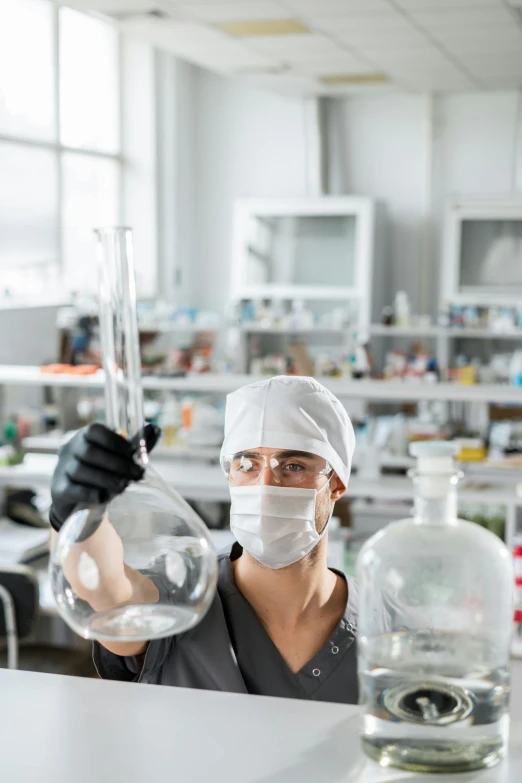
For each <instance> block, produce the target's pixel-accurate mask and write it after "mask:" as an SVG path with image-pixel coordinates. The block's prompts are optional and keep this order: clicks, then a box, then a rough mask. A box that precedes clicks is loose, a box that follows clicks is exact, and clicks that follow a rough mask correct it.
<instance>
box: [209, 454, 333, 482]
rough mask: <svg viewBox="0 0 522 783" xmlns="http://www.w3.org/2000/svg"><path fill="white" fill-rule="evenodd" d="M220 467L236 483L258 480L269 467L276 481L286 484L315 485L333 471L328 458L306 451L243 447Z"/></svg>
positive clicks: (226, 458) (228, 457)
mask: <svg viewBox="0 0 522 783" xmlns="http://www.w3.org/2000/svg"><path fill="white" fill-rule="evenodd" d="M221 467H222V468H223V472H224V473H225V476H226V477H227V478H228V480H229V483H230V485H233V486H244V485H249V484H259V483H260V482H261V481H262V480H263V476H264V474H265V471H266V470H270V472H271V474H272V477H273V479H274V482H275V483H276V484H279V485H281V486H283V487H316V485H317V484H319V482H320V479H321V477H322V476H329V475H330V474H331V473H332V467H331V465H330V463H329V462H327V460H325V459H323V458H322V457H318V456H316V455H315V454H309V453H308V452H305V451H277V452H274V453H273V454H258V453H257V452H256V451H255V450H253V451H242V452H239V453H238V454H233V455H229V456H225V457H223V458H222V460H221Z"/></svg>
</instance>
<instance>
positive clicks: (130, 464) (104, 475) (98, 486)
mask: <svg viewBox="0 0 522 783" xmlns="http://www.w3.org/2000/svg"><path fill="white" fill-rule="evenodd" d="M160 435H161V430H160V428H159V427H156V425H155V424H146V425H145V442H146V444H147V451H148V452H150V451H152V449H153V448H154V446H155V445H156V443H157V442H158V440H159V437H160ZM137 448H138V442H137V438H135V439H134V440H131V441H128V440H127V439H126V438H123V437H122V436H121V435H118V434H117V433H116V432H113V431H112V430H110V429H109V428H108V427H105V426H104V425H103V424H97V423H95V424H90V425H89V426H88V427H85V428H84V429H82V430H80V431H79V432H77V433H76V435H74V437H73V438H71V440H70V441H68V443H66V444H65V446H64V447H63V448H62V449H61V451H60V455H59V458H58V464H57V466H56V469H55V471H54V475H53V479H52V482H51V499H52V505H51V508H50V510H49V521H50V522H51V525H52V526H53V528H54V529H55V530H60V528H61V526H62V525H63V523H64V522H65V521H66V520H67V519H68V518H69V517H70V516H71V514H72V513H73V511H74V510H75V509H76V508H77V507H80V508H81V507H83V508H87V507H88V506H95V505H102V504H105V503H108V502H109V501H110V500H112V498H114V497H115V496H116V495H119V494H121V493H122V492H123V491H124V489H125V488H126V487H127V486H128V484H129V482H131V481H139V480H140V479H141V478H143V468H141V467H140V466H139V465H137V464H136V462H135V461H134V455H135V453H136V451H137Z"/></svg>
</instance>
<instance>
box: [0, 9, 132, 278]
mask: <svg viewBox="0 0 522 783" xmlns="http://www.w3.org/2000/svg"><path fill="white" fill-rule="evenodd" d="M41 2H47V3H49V4H50V6H51V13H52V34H53V88H54V97H55V105H54V138H53V140H52V141H46V140H38V139H33V138H27V137H25V136H21V135H18V134H16V135H10V134H8V133H2V132H0V144H4V143H8V144H16V145H19V146H22V147H26V148H27V147H31V148H34V149H41V150H48V151H51V152H54V166H55V173H56V188H57V205H58V212H57V215H56V234H57V235H56V264H57V269H58V274H59V275H60V276H63V274H64V271H65V259H64V252H63V250H64V248H63V227H64V220H63V214H64V209H63V191H64V187H63V171H62V156H63V155H64V154H67V153H73V154H75V155H83V156H85V157H94V158H101V159H103V160H108V161H112V162H113V163H116V164H117V181H118V187H117V194H116V196H117V204H118V220H119V221H120V222H121V221H122V216H123V205H124V193H123V188H124V167H125V165H126V160H125V157H124V155H123V133H122V119H123V62H122V60H123V57H122V33H121V31H120V30H118V27H117V25H116V24H115V25H114V27H115V28H116V32H117V52H116V59H117V62H118V74H117V84H118V107H117V109H118V152H116V153H114V152H103V151H102V150H96V149H90V148H86V147H73V146H70V145H67V144H63V143H62V142H61V140H60V112H61V95H60V9H61V6H59V5H58V4H56V3H54V2H53V0H41ZM81 13H83V12H81ZM98 18H100V17H98ZM101 21H103V22H104V23H105V24H108V25H110V24H111V22H110V20H108V19H106V18H105V17H104V18H103V19H101ZM44 293H47V292H44ZM67 293H68V294H70V293H71V292H67Z"/></svg>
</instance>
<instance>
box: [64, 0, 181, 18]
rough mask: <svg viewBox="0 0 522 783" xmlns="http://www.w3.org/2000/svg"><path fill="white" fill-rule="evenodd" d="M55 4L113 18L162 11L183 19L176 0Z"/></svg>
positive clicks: (92, 0) (85, 0)
mask: <svg viewBox="0 0 522 783" xmlns="http://www.w3.org/2000/svg"><path fill="white" fill-rule="evenodd" d="M55 3H56V4H57V5H64V6H68V7H69V8H75V9H77V10H79V11H87V12H92V11H94V12H96V13H100V14H106V15H108V16H111V17H116V16H122V17H125V16H133V15H139V14H143V15H146V14H148V13H150V12H151V11H157V10H160V11H164V12H165V13H166V14H168V15H169V17H171V18H174V19H178V18H179V19H182V18H183V11H182V9H181V8H180V6H179V3H178V2H174V0H55Z"/></svg>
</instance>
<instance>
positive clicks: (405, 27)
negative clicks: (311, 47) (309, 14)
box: [317, 12, 416, 36]
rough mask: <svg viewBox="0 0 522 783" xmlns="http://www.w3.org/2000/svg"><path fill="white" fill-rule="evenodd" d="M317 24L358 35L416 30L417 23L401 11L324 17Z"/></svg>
mask: <svg viewBox="0 0 522 783" xmlns="http://www.w3.org/2000/svg"><path fill="white" fill-rule="evenodd" d="M317 26H320V27H321V29H323V30H328V31H329V32H334V33H341V32H344V31H349V32H352V33H354V34H358V35H361V36H362V35H365V34H370V35H374V34H376V33H389V32H394V33H397V32H409V31H413V32H416V27H415V25H414V24H413V23H412V22H411V21H410V20H409V19H407V18H406V17H404V16H401V14H399V13H395V12H393V13H390V14H385V15H383V14H379V15H378V16H347V15H345V16H343V17H335V16H334V17H326V16H325V17H323V18H321V19H319V20H318V21H317Z"/></svg>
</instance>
